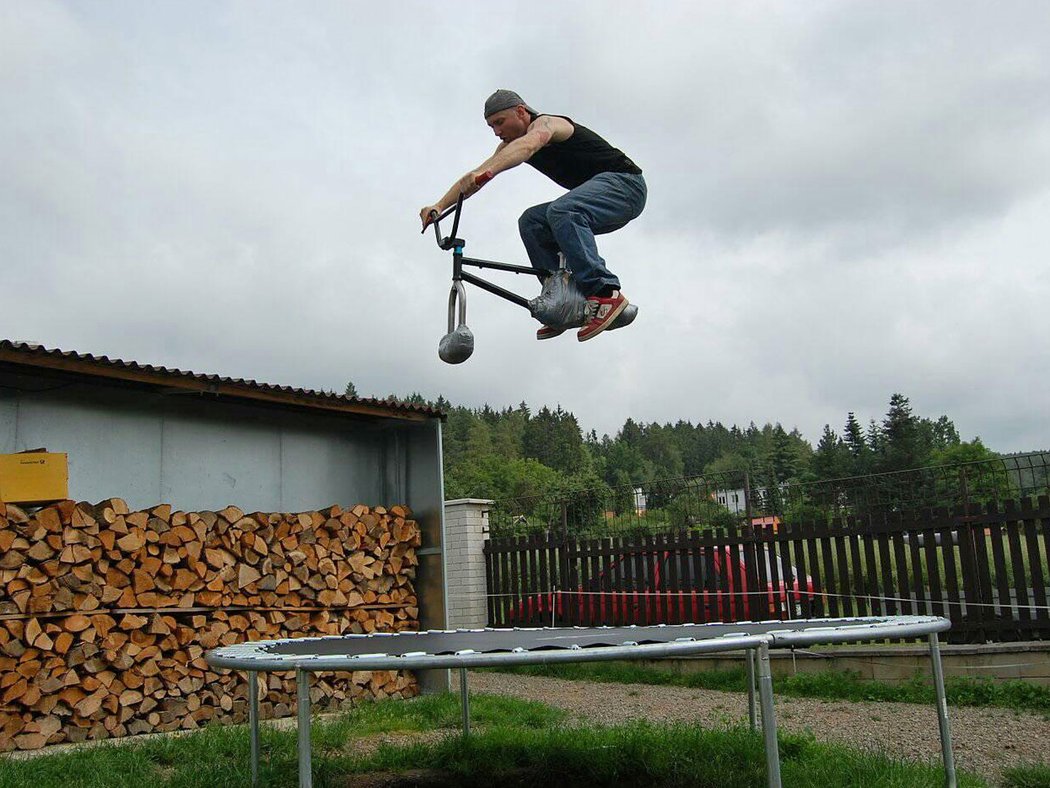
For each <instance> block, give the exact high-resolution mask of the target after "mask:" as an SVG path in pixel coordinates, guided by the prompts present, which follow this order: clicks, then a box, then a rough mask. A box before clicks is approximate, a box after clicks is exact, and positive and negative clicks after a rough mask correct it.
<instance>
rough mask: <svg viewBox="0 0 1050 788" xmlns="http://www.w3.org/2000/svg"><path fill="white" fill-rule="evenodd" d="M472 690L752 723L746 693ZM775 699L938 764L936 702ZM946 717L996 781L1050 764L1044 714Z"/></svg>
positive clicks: (590, 686)
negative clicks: (1012, 769)
mask: <svg viewBox="0 0 1050 788" xmlns="http://www.w3.org/2000/svg"><path fill="white" fill-rule="evenodd" d="M470 689H471V691H472V692H485V693H491V694H493V695H510V696H512V697H515V698H523V699H527V700H538V701H541V702H542V703H546V704H547V705H550V706H555V707H557V708H561V709H565V710H566V711H568V712H570V713H571V715H572V717H573V719H577V720H580V721H586V722H589V723H598V724H615V723H620V722H626V721H628V720H635V719H646V720H653V721H664V722H675V721H683V722H700V723H702V724H703V725H705V726H711V727H723V726H727V725H735V724H738V723H739V722H741V721H743V722H745V723H746V722H747V695H745V694H744V693H735V692H716V691H714V690H701V689H689V688H685V687H660V686H652V685H648V684H602V683H598V682H588V681H565V680H563V679H551V678H536V677H532V676H518V675H513V674H502V673H473V672H472V673H471V674H470ZM774 704H775V707H776V714H777V725H778V727H779V729H780V730H781V731H791V732H806V731H808V732H811V733H812V734H813V735H814V736H815V737H816V738H817V739H818V740H820V741H827V742H834V743H839V744H848V745H850V746H854V747H861V748H865V749H872V750H880V751H882V752H884V753H886V754H887V755H891V756H895V757H901V758H908V759H913V760H918V761H935V762H937V763H938V764H939V763H940V759H941V740H940V733H939V729H938V727H937V713H936V710H935V709H934V707H933V706H932V705H930V706H917V705H913V704H910V703H867V702H859V703H854V702H850V701H823V700H811V699H808V698H788V697H785V696H782V695H777V696H775V699H774ZM948 716H949V719H950V721H951V727H952V746H953V749H954V751H955V763H956V766H957V768H959V769H967V770H970V771H973V772H977V773H978V774H980V775H982V776H983V777H984V778H985V779H987V780H988V781H989V782H991V783H992V784H993V785H1000V784H1001V776H1002V770H1003V768H1005V767H1009V766H1016V765H1018V764H1022V763H1029V764H1031V763H1050V721H1048V720H1046V719H1043V717H1041V716H1038V715H1035V714H1027V713H1021V712H1014V711H1010V710H1007V709H992V708H958V707H951V708H949V710H948Z"/></svg>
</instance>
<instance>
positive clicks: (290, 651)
mask: <svg viewBox="0 0 1050 788" xmlns="http://www.w3.org/2000/svg"><path fill="white" fill-rule="evenodd" d="M950 626H951V623H950V622H949V621H948V619H945V618H939V617H936V616H884V617H870V618H847V619H843V618H828V619H805V620H797V621H762V622H738V623H733V624H721V623H717V624H678V625H664V624H659V625H656V626H627V627H590V628H587V627H564V628H550V627H545V628H520V629H518V628H516V629H472V630H430V631H426V632H397V633H372V634H369V635H339V636H328V637H317V638H290V639H281V640H264V641H255V642H249V643H240V644H236V645H232V646H224V647H222V648H217V649H214V650H212V651H209V652H208V653H207V654H206V655H205V659H206V660H207V662H208V664H209V665H210V666H212V667H213V668H226V669H230V670H244V671H247V672H248V726H249V736H250V739H251V771H252V784H253V785H255V784H256V783H257V782H258V764H259V698H258V686H257V683H256V681H255V680H254V679H255V676H254V674H255V673H256V672H258V671H295V674H296V695H297V703H296V707H297V714H298V726H299V732H298V737H299V739H298V757H299V785H300V786H301V787H302V788H310V786H312V776H311V775H312V768H311V752H310V691H309V674H310V673H314V672H319V671H356V670H427V669H452V668H455V669H458V670H459V679H460V682H459V683H460V696H461V704H462V715H463V732H464V734H469V732H470V705H469V703H470V701H469V693H468V688H467V673H466V671H467V669H468V668H476V667H496V666H509V665H536V664H556V663H562V662H592V661H604V660H638V659H655V658H660V657H684V656H693V655H697V654H705V653H714V652H720V651H735V650H740V649H743V650H745V652H746V656H747V667H748V677H749V681H748V684H749V691H748V701H749V703H748V707H749V716H750V721H751V727H752V729H757V716H758V715H757V710H758V709H756V683H757V700H758V708H760V710H761V726H762V732H763V738H764V743H765V754H766V766H767V782H768V785H769V786H771V787H776V788H779V786H780V785H781V782H780V759H779V753H778V751H777V727H776V717H775V715H774V711H773V679H772V674H771V672H770V665H769V651H770V649H775V648H795V647H805V646H812V645H816V644H827V643H847V642H860V641H869V640H882V639H896V638H901V639H914V638H920V637H926V638H928V640H929V644H930V661H931V666H932V673H933V683H934V688H935V691H936V694H937V717H938V722H939V725H940V736H941V754H942V757H943V761H944V772H945V785H946V786H948V787H949V788H954V786H955V765H954V759H953V756H952V750H951V734H950V728H949V723H948V706H947V702H946V700H945V694H944V674H943V671H942V668H941V657H940V644H939V641H938V636H937V635H938V633H939V632H943V631H945V630H947V629H948V628H949V627H950ZM756 663H757V669H756ZM756 673H757V676H756ZM756 678H757V682H756Z"/></svg>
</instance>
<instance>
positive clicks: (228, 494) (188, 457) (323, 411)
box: [0, 340, 446, 629]
mask: <svg viewBox="0 0 1050 788" xmlns="http://www.w3.org/2000/svg"><path fill="white" fill-rule="evenodd" d="M443 418H444V414H443V413H441V412H440V411H438V410H435V409H432V408H429V407H426V406H419V405H413V404H407V403H402V402H396V401H393V400H379V399H371V398H358V397H348V396H342V395H338V394H332V393H325V392H318V391H309V390H305V389H299V388H291V387H287V386H277V385H270V384H266V383H259V382H256V381H254V380H241V379H232V378H228V377H220V376H218V375H205V374H198V373H194V372H185V371H182V370H178V369H167V368H164V367H157V366H151V365H148V364H140V363H137V362H134V361H122V360H120V359H111V358H108V357H106V356H93V355H90V354H83V353H78V352H70V351H62V350H56V349H48V348H45V347H41V346H39V345H35V344H30V343H26V342H16V341H10V340H0V454H9V453H14V452H18V451H24V450H27V449H35V448H42V447H43V448H47V449H48V451H52V452H64V453H66V454H68V456H69V496H70V497H71V498H73V499H75V500H87V501H97V500H101V499H104V498H109V497H114V496H119V497H121V498H124V499H125V500H126V501H127V502H128V504H129V505H130V506H131V507H133V508H137V507H146V506H151V505H155V504H157V503H162V502H163V503H170V504H172V505H173V506H174V507H176V508H179V509H183V510H186V511H196V510H217V509H221V508H222V507H225V506H228V505H231V504H232V505H234V506H237V507H239V508H241V509H243V510H245V511H285V512H294V511H303V510H307V509H317V508H319V507H322V506H326V505H330V504H337V503H338V504H348V503H358V502H362V503H369V504H371V505H383V506H386V505H391V504H396V503H403V504H407V505H408V506H410V507H411V508H412V510H413V512H414V516H415V518H416V520H417V521H418V523H419V525H420V528H421V531H422V538H423V542H422V547H421V549H420V550H419V551H418V556H419V561H420V563H419V571H418V575H417V578H416V588H417V593H418V597H419V605H420V609H419V616H420V625H421V626H422V627H423V628H424V629H433V628H442V627H443V626H445V622H446V609H445V592H444V586H445V580H444V576H445V568H444V552H443V546H444V543H445V539H444V515H443V501H442V499H443V480H442V467H441V423H442V420H443Z"/></svg>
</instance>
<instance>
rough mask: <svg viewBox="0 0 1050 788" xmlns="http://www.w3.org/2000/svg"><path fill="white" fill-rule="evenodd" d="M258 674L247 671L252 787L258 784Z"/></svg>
mask: <svg viewBox="0 0 1050 788" xmlns="http://www.w3.org/2000/svg"><path fill="white" fill-rule="evenodd" d="M258 679H259V674H258V672H256V671H254V670H249V671H248V739H249V741H250V742H251V751H252V788H255V786H257V785H258V784H259V681H258Z"/></svg>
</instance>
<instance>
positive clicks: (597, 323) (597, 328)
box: [576, 291, 628, 342]
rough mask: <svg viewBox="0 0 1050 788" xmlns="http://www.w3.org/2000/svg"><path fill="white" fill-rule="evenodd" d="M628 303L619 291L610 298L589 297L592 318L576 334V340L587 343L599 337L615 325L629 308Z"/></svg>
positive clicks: (588, 303)
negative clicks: (592, 338) (621, 314)
mask: <svg viewBox="0 0 1050 788" xmlns="http://www.w3.org/2000/svg"><path fill="white" fill-rule="evenodd" d="M627 303H628V301H627V299H626V298H625V297H624V295H623V293H621V292H619V291H616V292H615V293H613V294H612V295H611V296H610V297H609V298H603V297H602V296H587V305H588V306H589V307H590V309H591V317H590V319H588V321H587V322H586V323H584V324H583V328H581V329H580V330H579V331H577V332H576V338H577V339H578V340H580V341H581V342H586V341H587V340H588V339H590V338H591V337H596V336H598V334H600V333H602V332H603V331H604V330H605V329H607V328H608V327H609V326H611V325H612V324H613V321H615V320H616V318H618V317H619V316H620V313H621V312H622V311H623V310H624V309H626V308H627Z"/></svg>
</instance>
